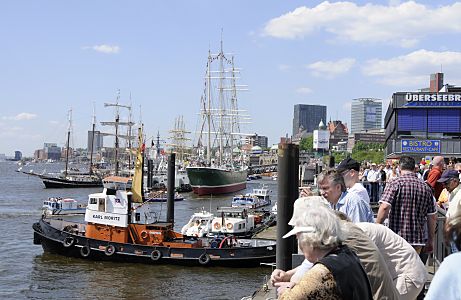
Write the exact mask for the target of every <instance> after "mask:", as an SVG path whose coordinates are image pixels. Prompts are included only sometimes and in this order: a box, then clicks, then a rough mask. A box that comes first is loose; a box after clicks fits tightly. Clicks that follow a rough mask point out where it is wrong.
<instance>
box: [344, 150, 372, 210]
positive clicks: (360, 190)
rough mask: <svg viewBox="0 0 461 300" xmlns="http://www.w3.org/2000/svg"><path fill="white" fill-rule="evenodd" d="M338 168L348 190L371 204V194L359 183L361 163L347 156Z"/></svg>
mask: <svg viewBox="0 0 461 300" xmlns="http://www.w3.org/2000/svg"><path fill="white" fill-rule="evenodd" d="M336 169H337V170H338V172H339V173H341V175H342V176H343V178H344V183H345V184H346V187H347V192H348V193H354V194H357V195H358V196H359V197H360V198H362V199H363V200H364V201H365V202H367V203H368V204H370V196H369V195H368V192H367V189H366V188H365V187H364V186H363V185H362V184H361V183H359V171H360V164H359V163H358V162H357V161H356V160H354V159H352V158H346V159H344V160H343V161H342V162H340V163H339V165H338V167H337V168H336Z"/></svg>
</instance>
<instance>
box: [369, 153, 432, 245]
mask: <svg viewBox="0 0 461 300" xmlns="http://www.w3.org/2000/svg"><path fill="white" fill-rule="evenodd" d="M400 168H401V172H400V177H398V178H397V179H395V180H393V181H391V182H389V183H388V184H387V185H386V188H385V189H384V192H383V194H382V196H381V200H380V201H379V202H380V206H379V211H378V217H377V219H376V223H381V224H382V223H383V222H384V220H385V219H386V218H387V217H389V228H390V229H392V231H394V232H395V233H397V234H398V235H400V236H401V237H403V238H404V239H405V240H406V241H407V242H408V243H409V244H410V245H412V246H413V247H414V248H415V250H416V251H417V252H418V253H420V252H421V249H422V247H423V246H426V248H425V251H426V252H427V253H431V252H432V250H433V242H434V233H435V222H436V219H435V217H436V215H435V214H436V208H435V203H434V199H433V195H432V190H431V188H430V187H429V186H428V185H427V184H426V183H424V182H423V181H422V180H419V179H418V177H417V176H416V174H415V172H414V170H415V160H414V159H413V158H411V157H409V156H402V157H401V158H400ZM425 222H427V228H428V239H427V241H425V240H424V228H425V224H424V223H425Z"/></svg>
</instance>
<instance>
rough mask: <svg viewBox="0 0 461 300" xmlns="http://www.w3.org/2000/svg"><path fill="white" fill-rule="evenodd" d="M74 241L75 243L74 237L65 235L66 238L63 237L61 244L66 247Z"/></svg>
mask: <svg viewBox="0 0 461 300" xmlns="http://www.w3.org/2000/svg"><path fill="white" fill-rule="evenodd" d="M74 243H75V239H74V237H72V236H68V237H66V238H65V239H64V241H62V244H63V245H64V247H66V248H69V247H71V246H72V245H74Z"/></svg>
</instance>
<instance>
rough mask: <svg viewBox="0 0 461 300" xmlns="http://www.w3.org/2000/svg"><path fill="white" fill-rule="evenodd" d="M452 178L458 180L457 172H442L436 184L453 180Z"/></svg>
mask: <svg viewBox="0 0 461 300" xmlns="http://www.w3.org/2000/svg"><path fill="white" fill-rule="evenodd" d="M453 178H459V173H458V171H455V170H446V171H444V172H443V174H442V176H441V177H440V179H439V180H437V182H442V183H444V182H446V181H448V180H450V179H453Z"/></svg>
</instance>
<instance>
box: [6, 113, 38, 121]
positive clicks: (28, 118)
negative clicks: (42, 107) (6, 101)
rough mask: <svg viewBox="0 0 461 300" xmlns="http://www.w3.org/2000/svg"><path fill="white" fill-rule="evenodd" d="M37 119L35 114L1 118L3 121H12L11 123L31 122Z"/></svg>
mask: <svg viewBox="0 0 461 300" xmlns="http://www.w3.org/2000/svg"><path fill="white" fill-rule="evenodd" d="M35 118H37V115H36V114H31V113H26V112H23V113H19V114H17V115H16V116H12V117H11V116H10V117H2V119H3V120H13V121H23V120H33V119H35Z"/></svg>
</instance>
